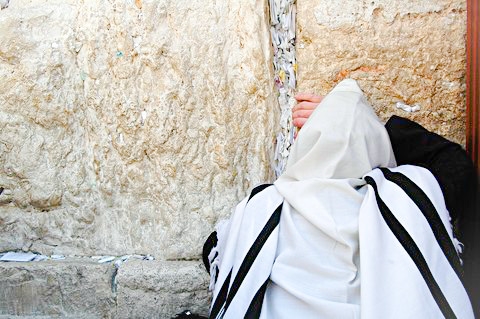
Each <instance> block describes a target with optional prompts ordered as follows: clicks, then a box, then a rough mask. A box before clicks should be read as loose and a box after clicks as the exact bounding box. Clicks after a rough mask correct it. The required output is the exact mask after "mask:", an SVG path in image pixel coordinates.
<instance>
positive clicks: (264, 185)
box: [247, 184, 273, 203]
mask: <svg viewBox="0 0 480 319" xmlns="http://www.w3.org/2000/svg"><path fill="white" fill-rule="evenodd" d="M272 185H273V184H262V185H258V186H256V187H255V188H254V189H252V192H251V193H250V196H249V197H248V200H247V203H248V202H249V201H250V200H251V199H252V197H253V196H255V195H257V194H258V193H260V192H261V191H263V190H264V189H265V188H267V187H268V186H272Z"/></svg>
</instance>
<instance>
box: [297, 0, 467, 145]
mask: <svg viewBox="0 0 480 319" xmlns="http://www.w3.org/2000/svg"><path fill="white" fill-rule="evenodd" d="M297 8H298V13H297V62H298V65H299V71H298V84H299V87H298V90H299V91H316V92H319V93H322V94H325V93H326V92H328V91H329V90H330V88H331V87H332V86H333V85H334V84H335V83H337V82H338V81H339V80H341V79H343V78H345V77H351V78H354V79H356V80H358V82H359V84H360V86H361V87H362V89H363V90H364V91H365V93H366V95H367V96H368V98H369V100H370V102H371V103H372V104H373V106H374V108H375V109H376V111H377V114H379V115H380V117H381V118H382V119H383V120H386V119H388V118H389V117H390V116H391V115H392V114H396V115H400V116H404V117H409V118H411V119H414V120H416V121H418V122H420V123H421V124H423V125H424V126H426V127H427V128H429V129H431V130H434V131H436V132H438V133H440V134H442V135H444V136H446V137H448V138H450V139H453V140H454V141H456V142H460V143H462V144H464V143H465V96H464V94H465V80H464V77H465V64H466V62H465V32H466V23H465V21H466V2H465V0H428V1H423V0H402V1H399V0H368V1H367V0H331V1H322V0H299V1H298V2H297ZM397 102H400V103H402V104H407V105H410V106H415V105H418V106H419V107H420V110H419V111H417V112H412V113H407V112H404V111H403V110H401V109H397V108H396V104H397Z"/></svg>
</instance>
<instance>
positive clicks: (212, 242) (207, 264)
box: [202, 231, 218, 274]
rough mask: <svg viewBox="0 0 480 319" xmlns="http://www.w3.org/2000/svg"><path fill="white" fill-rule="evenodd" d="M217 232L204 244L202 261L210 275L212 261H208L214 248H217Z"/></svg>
mask: <svg viewBox="0 0 480 319" xmlns="http://www.w3.org/2000/svg"><path fill="white" fill-rule="evenodd" d="M217 242H218V239H217V232H216V231H214V232H213V233H211V234H210V236H208V238H207V240H206V241H205V243H204V244H203V251H202V259H203V264H204V265H205V268H206V269H207V272H208V273H209V274H210V261H209V260H208V255H209V254H210V252H211V251H212V248H213V247H215V246H217Z"/></svg>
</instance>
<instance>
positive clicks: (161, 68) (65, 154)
mask: <svg viewBox="0 0 480 319" xmlns="http://www.w3.org/2000/svg"><path fill="white" fill-rule="evenodd" d="M268 21H269V20H268V7H267V3H266V0H265V1H255V0H243V1H234V0H231V1H208V0H199V1H168V0H160V1H159V0H135V1H133V0H131V1H130V0H127V1H126V0H110V1H89V0H84V1H73V0H69V1H65V0H61V1H60V0H48V1H47V0H35V1H28V0H11V1H10V3H9V6H8V7H7V8H5V9H3V10H1V11H0V187H1V188H0V189H1V190H2V193H1V194H0V251H5V250H14V249H24V250H30V251H37V252H41V253H44V254H53V253H55V254H68V255H70V254H71V255H98V254H108V255H121V254H127V253H139V254H147V253H148V254H152V255H154V256H155V257H156V258H160V259H192V258H193V259H194V258H198V257H199V255H200V248H201V245H202V244H203V240H204V239H205V237H206V236H207V235H208V234H209V233H210V232H211V230H212V228H213V225H214V224H215V222H216V221H217V219H218V218H219V217H220V218H221V217H225V216H227V215H228V214H230V212H231V210H232V207H233V206H234V205H235V203H236V202H237V201H238V200H239V199H241V198H242V197H244V196H245V194H246V192H247V190H248V189H249V188H251V187H253V186H254V185H255V184H256V183H259V182H262V181H265V180H271V178H272V171H271V162H272V156H273V146H274V145H273V140H274V137H275V133H276V131H278V128H277V126H278V124H277V123H278V117H279V116H278V113H279V111H278V102H277V100H276V93H275V91H274V88H273V71H272V66H271V64H272V63H271V55H272V52H271V44H270V34H269V27H268Z"/></svg>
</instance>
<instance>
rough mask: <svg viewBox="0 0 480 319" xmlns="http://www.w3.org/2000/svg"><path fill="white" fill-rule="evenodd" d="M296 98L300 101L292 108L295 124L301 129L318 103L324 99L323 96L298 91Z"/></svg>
mask: <svg viewBox="0 0 480 319" xmlns="http://www.w3.org/2000/svg"><path fill="white" fill-rule="evenodd" d="M295 99H296V100H297V102H298V103H297V105H295V107H294V108H293V110H292V118H293V125H294V126H296V127H298V128H299V129H301V128H302V126H303V124H305V122H306V121H307V120H308V118H309V117H310V115H312V113H313V111H314V110H315V108H316V107H317V106H318V104H320V102H321V101H322V100H323V96H320V95H316V94H312V93H298V94H297V95H295Z"/></svg>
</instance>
